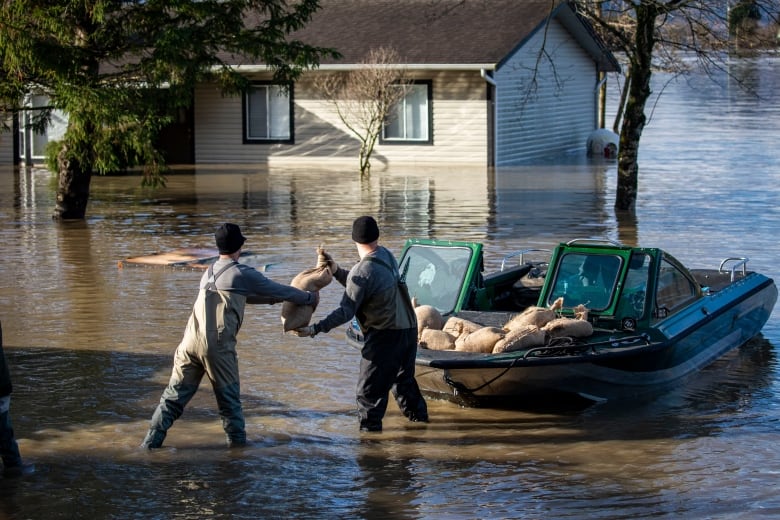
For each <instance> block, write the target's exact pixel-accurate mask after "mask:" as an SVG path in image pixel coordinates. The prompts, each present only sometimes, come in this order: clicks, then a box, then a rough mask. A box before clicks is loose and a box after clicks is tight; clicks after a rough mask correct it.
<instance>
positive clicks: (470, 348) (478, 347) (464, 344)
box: [455, 327, 504, 354]
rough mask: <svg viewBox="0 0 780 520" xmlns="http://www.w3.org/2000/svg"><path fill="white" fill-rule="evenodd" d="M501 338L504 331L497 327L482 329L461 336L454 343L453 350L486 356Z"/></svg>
mask: <svg viewBox="0 0 780 520" xmlns="http://www.w3.org/2000/svg"><path fill="white" fill-rule="evenodd" d="M503 337H504V331H503V330H501V329H499V328H498V327H482V328H481V329H478V330H475V331H474V332H472V333H470V334H462V335H461V336H460V337H459V338H458V339H457V340H456V341H455V350H458V351H461V352H480V353H482V354H488V353H490V352H493V348H494V347H495V346H496V343H498V341H499V340H500V339H501V338H503Z"/></svg>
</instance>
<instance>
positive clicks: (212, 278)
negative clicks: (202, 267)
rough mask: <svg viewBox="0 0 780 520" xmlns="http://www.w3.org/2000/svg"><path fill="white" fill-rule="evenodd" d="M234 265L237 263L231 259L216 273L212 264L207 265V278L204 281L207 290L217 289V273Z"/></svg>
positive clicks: (219, 273)
mask: <svg viewBox="0 0 780 520" xmlns="http://www.w3.org/2000/svg"><path fill="white" fill-rule="evenodd" d="M234 265H238V262H236V261H235V260H233V261H232V262H230V263H229V264H228V265H226V266H225V267H223V268H222V269H220V270H219V271H217V274H214V264H211V265H210V266H209V279H208V282H207V283H206V289H208V290H209V291H216V290H217V283H216V282H217V278H219V275H221V274H222V273H224V272H225V271H227V270H228V269H229V268H231V267H233V266H234Z"/></svg>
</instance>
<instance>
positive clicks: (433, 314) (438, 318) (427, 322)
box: [414, 305, 444, 339]
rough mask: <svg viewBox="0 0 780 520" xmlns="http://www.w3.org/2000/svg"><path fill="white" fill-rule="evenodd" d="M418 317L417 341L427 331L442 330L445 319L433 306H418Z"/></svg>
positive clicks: (416, 309) (415, 310)
mask: <svg viewBox="0 0 780 520" xmlns="http://www.w3.org/2000/svg"><path fill="white" fill-rule="evenodd" d="M414 313H415V314H416V315H417V339H420V338H421V337H422V332H423V330H425V329H433V330H441V328H442V326H443V325H444V318H443V317H442V315H441V312H439V310H438V309H437V308H436V307H434V306H432V305H418V306H417V307H415V308H414Z"/></svg>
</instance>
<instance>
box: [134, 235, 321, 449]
mask: <svg viewBox="0 0 780 520" xmlns="http://www.w3.org/2000/svg"><path fill="white" fill-rule="evenodd" d="M214 237H215V239H216V243H217V248H218V249H219V259H218V260H217V261H216V262H215V263H214V264H213V265H211V266H210V267H209V269H208V270H207V271H206V272H205V273H204V274H203V278H201V281H200V291H199V292H198V297H197V299H196V300H195V305H194V306H193V309H192V314H191V315H190V318H189V321H188V322H187V327H186V329H185V331H184V337H183V338H182V340H181V343H179V346H178V347H177V348H176V353H175V355H174V358H173V372H172V374H171V379H170V381H169V383H168V387H167V388H166V389H165V391H164V392H163V394H162V397H161V398H160V404H159V406H157V409H156V410H155V412H154V415H153V416H152V420H151V424H150V426H149V432H148V433H147V434H146V438H144V440H143V443H141V446H142V447H144V448H149V449H151V448H159V447H160V446H162V443H163V440H165V435H166V433H167V432H168V429H169V428H170V427H171V425H173V422H174V421H175V420H176V419H178V418H179V417H180V416H181V414H182V412H183V411H184V407H185V406H186V405H187V403H188V402H189V401H190V399H192V397H193V396H194V395H195V392H196V391H197V390H198V386H199V385H200V382H201V379H203V376H204V375H206V376H207V377H208V378H209V381H210V382H211V386H212V387H213V388H214V394H215V396H216V398H217V406H218V408H219V415H220V417H221V418H222V427H223V428H224V429H225V433H226V434H227V444H228V446H229V447H234V446H243V445H245V444H246V430H245V423H244V413H243V411H242V408H241V399H240V389H239V379H238V358H237V356H236V334H238V331H239V329H240V328H241V322H242V321H243V319H244V306H245V304H246V303H267V304H273V303H279V302H282V301H289V302H292V303H294V304H296V305H313V306H315V307H316V305H317V303H318V302H319V295H318V294H317V293H316V292H307V291H301V290H300V289H296V288H294V287H291V286H289V285H283V284H279V283H276V282H274V281H272V280H269V279H268V278H266V277H265V276H263V275H262V274H261V273H260V272H259V271H257V270H256V269H254V268H252V267H250V266H247V265H244V264H240V263H238V258H239V256H240V255H241V248H242V246H243V245H244V241H245V240H246V239H245V238H244V236H243V235H242V234H241V230H240V229H239V227H238V226H237V225H235V224H223V225H222V226H220V227H219V228H218V229H217V231H216V233H215V234H214Z"/></svg>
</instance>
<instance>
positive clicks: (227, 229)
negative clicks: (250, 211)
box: [214, 223, 246, 255]
mask: <svg viewBox="0 0 780 520" xmlns="http://www.w3.org/2000/svg"><path fill="white" fill-rule="evenodd" d="M214 238H215V239H216V242H217V249H219V254H221V255H230V254H233V253H235V252H236V251H238V250H239V249H241V246H243V245H244V241H245V240H246V237H244V235H242V234H241V229H240V228H239V227H238V226H237V225H235V224H230V223H228V224H222V225H221V226H219V227H218V228H217V231H216V232H215V233H214Z"/></svg>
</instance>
